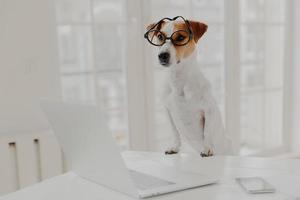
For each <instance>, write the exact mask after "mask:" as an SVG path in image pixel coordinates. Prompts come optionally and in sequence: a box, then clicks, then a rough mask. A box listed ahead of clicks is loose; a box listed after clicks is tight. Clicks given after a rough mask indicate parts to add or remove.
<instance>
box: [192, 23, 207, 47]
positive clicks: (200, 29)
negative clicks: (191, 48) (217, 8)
mask: <svg viewBox="0 0 300 200" xmlns="http://www.w3.org/2000/svg"><path fill="white" fill-rule="evenodd" d="M188 22H189V24H190V27H191V29H192V32H193V36H194V40H195V42H196V43H197V42H198V40H199V39H200V38H201V37H202V35H203V34H204V33H205V32H206V31H207V25H206V24H204V23H202V22H197V21H192V20H188Z"/></svg>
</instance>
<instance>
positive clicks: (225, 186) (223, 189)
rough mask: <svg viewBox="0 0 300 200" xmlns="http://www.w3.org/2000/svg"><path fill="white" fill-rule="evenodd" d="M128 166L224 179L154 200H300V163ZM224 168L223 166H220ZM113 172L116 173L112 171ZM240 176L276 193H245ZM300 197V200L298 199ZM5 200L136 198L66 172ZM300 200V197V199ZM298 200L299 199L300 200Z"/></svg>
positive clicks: (196, 160) (151, 157) (139, 155)
mask: <svg viewBox="0 0 300 200" xmlns="http://www.w3.org/2000/svg"><path fill="white" fill-rule="evenodd" d="M123 156H124V158H125V159H126V161H127V162H128V164H135V163H136V164H138V163H139V162H152V161H155V162H159V163H162V164H165V165H168V166H173V167H177V168H179V169H181V170H187V171H192V172H201V173H207V174H210V173H215V170H217V169H218V173H219V174H220V176H221V180H220V182H219V183H218V184H215V185H210V186H205V187H200V188H196V189H191V190H186V191H181V192H175V193H171V194H167V195H163V196H159V197H153V198H151V199H154V198H155V199H170V200H176V199H180V200H182V199H184V200H193V199H195V200H196V199H197V200H199V199H204V200H209V199H222V200H224V199H230V200H234V199H238V200H245V199H264V200H265V199H272V200H276V199H284V200H288V199H298V198H299V197H300V160H287V159H270V158H269V159H268V158H250V157H211V158H200V157H199V156H196V155H187V154H181V155H168V156H165V155H163V154H159V153H145V152H126V153H124V154H123ZM220 166H223V167H220ZM220 169H222V170H220ZM111 173H113V172H111ZM240 176H243V177H245V176H262V177H264V178H265V179H266V180H267V181H269V182H270V183H271V184H272V185H273V186H275V187H276V189H277V192H276V193H274V194H256V195H249V194H246V193H245V192H244V191H243V190H242V189H241V188H240V186H239V185H237V184H236V182H235V180H234V178H235V177H240ZM297 197H298V198H297ZM0 199H3V200H23V199H30V200H41V199H43V200H53V199H55V200H60V199H61V200H69V199H70V200H77V199H78V200H79V199H80V200H82V199H89V200H96V199H97V200H99V199H105V200H111V199H113V200H118V199H122V200H127V199H133V198H131V197H129V196H126V195H124V194H120V193H118V192H115V191H112V190H110V189H107V188H105V187H102V186H100V185H97V184H95V183H91V182H89V181H87V180H85V179H82V178H80V177H78V176H77V175H76V174H74V173H71V172H69V173H67V174H64V175H61V176H58V177H54V178H51V179H49V180H46V181H44V182H42V183H39V184H36V185H34V186H31V187H28V188H25V189H23V190H20V191H17V192H15V193H11V194H8V195H6V196H4V197H2V198H0ZM299 199H300V198H299ZM299 199H298V200H299Z"/></svg>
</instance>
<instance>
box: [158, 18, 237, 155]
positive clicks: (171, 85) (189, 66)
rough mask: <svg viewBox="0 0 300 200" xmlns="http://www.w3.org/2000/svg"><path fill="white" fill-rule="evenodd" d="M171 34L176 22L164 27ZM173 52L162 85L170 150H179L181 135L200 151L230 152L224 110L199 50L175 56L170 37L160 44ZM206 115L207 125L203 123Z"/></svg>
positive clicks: (161, 49)
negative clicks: (170, 132)
mask: <svg viewBox="0 0 300 200" xmlns="http://www.w3.org/2000/svg"><path fill="white" fill-rule="evenodd" d="M163 31H164V32H165V33H168V35H170V34H171V33H172V32H173V23H172V22H171V23H168V24H167V25H166V26H164V27H163ZM165 51H168V52H169V53H170V54H171V60H170V63H171V65H170V66H169V67H168V68H166V70H168V73H167V78H166V80H165V84H164V86H163V96H162V100H163V102H164V106H165V108H166V109H167V113H168V116H169V119H170V122H171V124H172V128H173V133H174V134H173V140H172V142H171V143H172V144H171V146H170V147H169V148H168V149H166V150H167V151H175V152H178V151H179V148H180V145H181V142H180V136H183V137H185V138H186V139H187V141H188V143H189V144H190V145H191V146H192V148H194V149H195V150H196V151H198V152H199V153H205V154H208V152H209V151H210V152H213V154H214V155H216V154H231V153H232V152H231V142H230V140H229V139H228V138H227V137H226V136H225V134H224V128H223V124H222V119H221V114H220V111H219V109H218V106H217V104H216V101H215V99H214V98H213V96H212V93H211V87H210V83H209V82H208V81H207V79H206V78H205V77H204V76H203V74H202V72H201V71H200V68H199V64H198V62H197V59H196V57H197V56H196V55H197V52H196V50H195V51H194V52H193V53H192V55H190V56H189V57H188V58H187V59H183V60H180V61H179V62H178V61H177V60H176V56H175V55H176V51H175V48H174V46H173V45H172V44H171V43H170V41H168V42H167V43H166V44H164V45H163V46H162V47H160V48H159V53H160V52H165ZM203 117H204V118H205V123H204V127H203V125H202V124H201V120H203V119H202V118H203Z"/></svg>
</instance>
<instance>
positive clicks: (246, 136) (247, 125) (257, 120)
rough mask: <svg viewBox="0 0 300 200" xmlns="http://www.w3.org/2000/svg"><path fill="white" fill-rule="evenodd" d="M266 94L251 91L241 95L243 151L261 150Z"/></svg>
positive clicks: (245, 152) (246, 152) (247, 152)
mask: <svg viewBox="0 0 300 200" xmlns="http://www.w3.org/2000/svg"><path fill="white" fill-rule="evenodd" d="M264 110H265V109H264V94H263V93H262V92H249V93H245V94H244V95H242V96H241V150H242V151H241V153H242V154H243V153H244V154H249V153H254V152H255V151H258V150H261V148H262V145H263V138H264V137H263V136H264V131H265V130H264Z"/></svg>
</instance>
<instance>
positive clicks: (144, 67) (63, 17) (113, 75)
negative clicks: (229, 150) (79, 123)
mask: <svg viewBox="0 0 300 200" xmlns="http://www.w3.org/2000/svg"><path fill="white" fill-rule="evenodd" d="M286 9H287V1H286V0H242V1H239V0H228V1H225V0H187V1H181V0H163V1H158V0H142V1H139V0H126V1H125V0H116V1H109V0H78V1H72V0H60V1H57V2H56V13H57V33H58V39H59V40H58V43H59V53H60V65H61V80H62V89H63V96H64V99H66V100H69V101H83V102H91V103H96V104H100V105H102V106H103V107H104V109H105V110H106V114H107V119H108V124H109V127H110V129H111V131H112V132H113V135H114V137H115V138H116V139H117V141H118V143H119V144H121V146H122V147H123V148H124V149H128V148H132V149H151V150H157V151H163V150H165V149H164V148H165V145H166V143H167V142H168V140H169V137H170V133H171V129H170V124H169V122H168V119H167V117H166V115H165V111H164V108H163V106H162V104H161V102H160V99H159V94H160V91H159V88H160V85H161V82H162V80H163V79H164V75H165V73H164V69H163V68H162V67H160V66H159V65H158V64H157V55H156V54H155V51H152V49H151V47H149V46H148V44H147V43H146V42H145V41H144V40H143V33H144V31H145V27H146V25H148V24H149V23H152V22H155V21H157V20H159V19H160V18H162V17H165V16H169V17H173V16H177V15H183V16H185V17H186V18H188V19H189V18H191V19H196V20H201V21H203V22H205V23H207V24H208V32H207V33H206V34H205V35H204V37H203V38H202V39H201V40H200V43H199V45H198V50H199V51H198V52H199V54H198V59H199V63H200V67H201V68H202V71H203V73H204V75H205V76H206V77H207V78H208V79H209V80H210V82H211V84H212V90H213V94H214V96H215V98H216V100H217V102H218V106H219V108H220V110H221V113H222V115H223V122H224V125H225V128H226V129H227V131H228V132H229V134H230V135H232V136H233V137H235V138H237V139H235V140H234V142H235V145H236V146H238V150H239V153H240V154H242V155H250V154H254V153H259V152H263V151H265V150H269V149H276V148H281V147H282V146H284V145H285V144H284V143H285V141H284V139H283V133H284V130H283V127H284V124H283V123H284V122H283V117H282V116H283V112H284V106H283V105H284V101H285V98H286V97H285V96H284V90H283V88H284V85H285V84H286V83H287V81H288V80H284V78H283V77H284V76H283V75H284V73H285V70H286V68H285V67H284V59H285V58H284V50H285V45H286V44H285V38H286V34H285V33H286V23H287V17H286ZM228 13H229V14H228ZM233 19H234V20H233ZM233 35H234V36H236V37H233ZM230 37H231V38H230ZM230 41H234V42H235V43H236V44H237V45H235V46H234V45H233V46H232V47H230V48H228V44H229V42H230ZM230 63H233V64H232V65H231V64H230ZM237 63H238V64H237ZM234 75H236V76H238V77H235V78H234V79H232V76H234ZM235 85H238V86H239V87H234V86H235ZM232 100H233V101H234V102H232V103H228V102H229V101H232ZM237 108H238V109H237ZM235 110H236V111H238V112H234V111H235ZM129 132H130V134H128V133H129ZM134 138H137V139H136V140H135V141H133V139H134ZM185 147H186V146H185ZM184 149H185V150H189V149H186V148H184Z"/></svg>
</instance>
